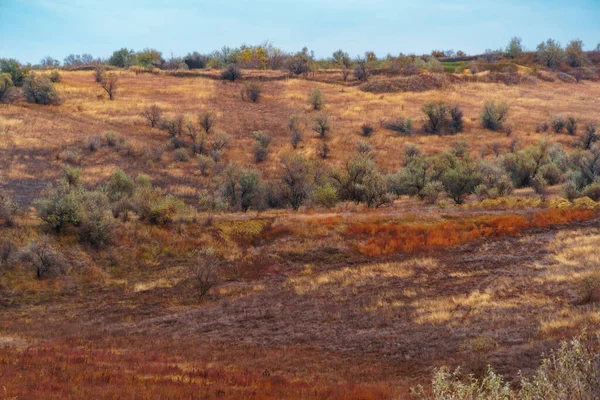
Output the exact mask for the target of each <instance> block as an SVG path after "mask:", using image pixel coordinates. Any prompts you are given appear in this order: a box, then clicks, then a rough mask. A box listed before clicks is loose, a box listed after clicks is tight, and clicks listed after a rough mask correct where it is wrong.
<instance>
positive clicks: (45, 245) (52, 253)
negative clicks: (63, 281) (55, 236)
mask: <svg viewBox="0 0 600 400" xmlns="http://www.w3.org/2000/svg"><path fill="white" fill-rule="evenodd" d="M20 257H21V260H23V261H24V262H26V263H28V264H30V265H31V266H32V267H33V269H34V270H35V275H36V277H37V278H38V279H42V278H46V277H49V276H52V275H56V274H58V273H61V272H62V271H63V269H64V265H65V262H64V259H63V257H62V255H61V254H60V252H59V251H58V250H57V249H56V247H54V246H53V245H52V243H51V240H50V239H49V238H48V237H46V236H43V237H41V238H40V239H37V240H33V241H31V242H29V244H28V245H27V246H25V247H24V248H23V249H21V251H20Z"/></svg>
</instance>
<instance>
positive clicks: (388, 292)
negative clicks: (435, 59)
mask: <svg viewBox="0 0 600 400" xmlns="http://www.w3.org/2000/svg"><path fill="white" fill-rule="evenodd" d="M61 74H62V81H61V82H60V83H57V85H56V87H57V89H58V91H59V93H60V94H61V96H62V98H63V102H62V104H60V105H57V106H40V105H35V104H27V103H25V102H17V103H15V104H12V105H0V188H1V189H2V190H4V191H6V192H7V193H9V194H10V195H11V196H13V197H14V198H15V199H16V200H18V201H19V203H21V204H23V205H24V207H25V212H24V213H23V214H22V215H20V216H19V217H18V218H17V221H16V222H17V223H16V224H15V226H13V227H1V228H0V244H2V243H4V242H10V243H13V244H14V245H16V246H18V247H20V246H25V245H26V244H27V242H28V240H30V239H31V238H35V237H39V236H41V235H43V233H44V232H45V231H44V228H43V227H42V226H41V222H40V221H39V219H37V218H36V217H35V213H34V207H35V206H34V202H33V201H34V200H35V199H37V198H39V196H40V193H41V192H42V191H43V189H44V188H45V187H46V186H47V184H48V183H52V182H55V181H57V180H58V179H59V178H60V176H61V174H62V166H63V164H64V160H63V158H64V157H63V155H64V154H65V151H67V150H72V151H75V152H78V153H80V154H82V155H83V156H82V159H81V161H80V162H79V166H80V167H81V169H82V179H83V183H84V185H88V186H95V185H97V184H99V183H102V182H104V181H106V180H107V179H108V178H109V177H110V176H111V174H113V172H114V171H115V168H117V167H118V168H121V169H122V170H124V171H125V172H126V173H128V174H130V175H133V176H136V175H138V174H145V175H147V176H149V177H151V178H152V181H153V182H154V183H155V184H156V185H158V186H160V187H162V188H164V189H165V190H166V191H168V192H169V193H173V194H175V195H177V196H178V197H180V198H182V199H184V200H185V201H186V202H187V203H188V204H193V202H194V201H196V200H195V199H196V194H197V192H198V189H199V188H201V187H203V186H204V185H206V184H207V182H208V180H209V179H210V177H206V176H203V175H202V174H201V173H200V171H199V169H198V166H197V163H196V162H194V161H190V162H178V161H176V159H175V156H174V151H172V150H170V149H168V148H167V146H166V143H167V139H168V134H167V133H166V132H164V131H161V130H159V129H153V128H150V127H149V124H148V123H147V121H145V120H143V119H142V118H141V117H140V113H141V111H142V110H143V109H144V108H145V107H147V106H149V105H152V104H157V105H159V106H160V107H162V108H163V110H164V112H165V115H166V116H175V115H177V114H184V115H187V116H189V117H190V118H196V116H197V115H198V114H200V113H201V112H202V111H210V112H212V113H214V114H215V115H216V117H217V124H216V126H217V128H218V129H219V130H222V131H225V132H227V133H228V134H229V135H230V136H231V144H230V146H229V147H228V148H227V149H226V150H225V151H224V153H223V159H222V161H221V163H223V164H226V163H227V162H233V161H234V162H236V163H239V164H242V165H249V166H254V167H255V168H258V169H260V170H261V172H262V173H263V175H264V176H265V177H274V176H276V175H277V174H278V173H279V172H280V169H281V163H280V159H281V156H283V155H285V154H286V153H289V152H291V151H292V150H291V146H290V144H289V138H288V128H287V124H288V120H289V117H290V115H292V114H296V115H298V116H299V117H300V120H301V123H302V125H303V126H304V127H305V129H304V132H305V138H304V141H303V142H302V143H301V144H300V146H299V148H298V149H297V150H296V152H299V153H301V154H304V155H306V156H307V157H308V158H311V159H316V158H317V155H316V152H317V150H316V149H317V146H318V144H319V143H320V142H321V140H320V139H318V137H317V134H316V133H314V132H310V128H308V126H309V125H310V124H311V120H312V117H313V114H314V111H311V109H310V106H308V105H307V104H306V98H307V96H308V93H309V91H310V90H311V89H313V88H320V89H321V91H322V93H323V97H324V99H325V110H326V111H327V113H328V114H329V115H330V120H331V125H332V133H331V135H330V137H329V138H327V139H326V140H327V143H328V145H329V147H330V148H331V155H330V158H329V159H328V160H327V162H328V163H330V164H332V165H334V166H343V165H344V163H345V161H346V159H347V158H348V155H349V154H351V153H353V152H355V147H356V143H357V142H358V141H360V140H368V141H369V142H370V143H371V145H372V146H373V148H374V154H375V156H374V157H375V161H376V163H377V165H378V166H379V168H380V169H381V170H382V171H384V172H392V171H395V170H397V169H398V168H400V167H401V165H402V161H403V160H402V149H403V148H404V146H405V145H406V144H408V143H415V144H418V145H419V146H420V147H421V149H422V150H423V151H424V152H425V153H427V154H437V153H440V152H443V151H446V150H448V149H449V148H451V146H452V143H453V141H455V140H457V139H463V140H465V141H467V142H468V143H469V144H470V146H471V147H470V151H471V152H472V153H473V154H476V155H477V156H480V155H484V156H489V155H490V154H492V149H491V145H492V143H493V142H498V143H499V144H500V145H501V146H502V148H503V149H505V151H508V150H506V149H508V147H509V146H510V143H511V142H512V140H513V138H514V137H515V136H518V137H519V140H520V142H521V143H522V145H523V146H525V145H529V144H536V143H538V142H539V141H540V140H542V139H546V140H548V141H549V142H551V143H554V142H560V143H562V144H563V145H564V146H565V147H567V148H572V147H573V137H570V136H568V135H557V134H550V133H536V131H535V130H536V129H535V128H536V124H537V123H538V122H540V121H548V120H549V119H550V117H551V116H553V115H557V114H565V113H568V114H570V115H571V114H572V115H574V116H575V117H577V118H579V119H581V120H582V121H584V120H590V119H591V120H594V119H595V120H600V83H598V82H584V83H581V84H568V83H563V82H544V81H538V82H537V83H536V84H521V85H512V86H507V85H504V84H496V83H482V82H459V83H453V84H448V85H447V86H446V87H444V88H443V89H440V90H431V91H425V92H420V93H411V92H407V93H385V94H373V93H367V92H364V91H361V90H360V89H359V88H358V87H357V86H356V85H354V84H353V82H349V83H344V82H341V81H340V82H337V81H335V80H333V79H331V78H330V77H329V75H328V74H329V73H326V72H321V73H319V72H317V73H316V74H315V75H313V76H311V77H310V78H309V79H289V78H287V77H285V76H283V74H281V73H278V72H254V73H250V74H249V75H248V76H249V78H247V79H257V80H260V81H261V82H262V87H263V97H262V99H261V101H260V102H258V103H252V102H248V101H243V100H242V99H241V97H240V88H241V87H242V86H243V82H242V83H238V82H223V81H220V80H218V79H210V77H206V76H204V77H199V76H191V77H178V76H170V75H168V74H137V75H136V74H135V73H133V72H130V71H119V72H118V74H119V77H120V80H119V82H120V86H119V90H118V92H117V96H116V98H115V100H114V101H109V100H108V98H107V96H106V94H103V93H102V90H101V89H100V88H99V87H98V85H97V84H96V83H95V82H94V79H93V76H92V72H90V71H70V72H69V71H63V72H61ZM208 74H209V75H210V74H211V73H208ZM190 75H191V74H190ZM214 76H215V77H216V76H217V72H214ZM375 79H377V78H375ZM439 100H443V101H445V102H447V103H450V104H454V103H458V104H460V105H461V107H462V109H463V111H464V114H465V124H466V127H465V131H464V132H463V133H460V134H459V135H457V136H454V137H448V136H434V135H415V136H412V137H398V136H396V135H394V134H393V132H391V131H388V130H386V129H384V128H383V127H381V124H380V123H381V121H382V120H385V119H388V118H392V117H410V118H413V119H414V121H415V124H416V125H421V121H422V119H423V116H422V115H423V114H422V112H421V108H422V107H423V104H424V103H426V102H431V101H439ZM486 100H500V101H508V102H509V103H510V105H511V114H510V115H511V124H512V125H513V126H514V132H513V134H512V136H511V137H507V136H506V135H505V134H504V133H500V132H491V131H489V130H485V129H483V128H481V127H480V122H479V114H480V112H481V108H482V105H483V103H484V101H486ZM365 122H370V123H372V124H373V125H374V126H375V128H376V130H375V133H374V134H373V136H372V137H370V138H368V139H365V138H363V137H361V136H360V133H359V131H360V127H361V124H363V123H365ZM108 130H112V131H115V132H117V133H118V134H119V135H120V136H121V137H123V138H124V139H125V140H126V141H127V143H128V150H127V152H123V151H122V152H117V151H115V150H114V149H112V148H110V147H108V146H101V147H100V148H99V150H98V151H96V152H94V153H91V154H90V153H87V152H86V151H85V149H84V147H85V143H86V140H87V137H88V136H90V135H101V136H102V135H103V134H104V132H105V131H108ZM257 130H261V131H265V132H267V133H269V134H270V135H271V136H272V137H273V142H272V144H271V154H270V155H269V157H268V159H267V160H266V161H265V162H263V163H261V164H258V165H257V164H256V163H255V161H254V159H253V155H252V152H251V148H252V144H253V142H254V138H253V137H252V135H251V132H252V131H257ZM558 190H559V188H558V187H553V188H550V193H549V195H548V196H547V198H545V199H543V200H540V199H539V198H538V197H537V196H536V195H535V194H534V192H533V190H532V189H529V188H527V189H519V190H517V191H516V192H515V193H514V195H513V196H512V197H510V198H506V199H500V200H495V201H483V202H478V201H477V200H475V198H474V196H472V197H471V198H469V201H468V202H467V203H466V204H464V205H461V206H456V205H451V204H450V202H442V203H441V204H437V205H426V204H424V203H423V202H420V201H419V200H416V199H414V198H408V197H401V198H399V199H397V200H396V201H395V202H394V203H393V204H392V205H389V206H386V207H382V208H379V209H375V210H371V209H366V208H364V207H362V206H359V205H355V204H349V203H341V204H339V205H337V206H335V207H334V208H332V209H327V210H322V209H318V208H315V209H312V208H310V209H309V208H307V207H302V208H301V209H300V210H299V211H298V212H293V211H291V210H268V211H260V212H256V211H250V212H248V213H224V212H219V213H212V214H209V213H192V212H190V215H187V214H186V215H184V216H182V217H181V218H179V219H178V220H177V221H175V222H174V223H172V224H170V225H166V226H151V225H148V224H143V223H139V221H136V220H135V219H133V218H132V220H130V221H126V222H124V221H119V220H116V221H115V224H116V228H115V229H114V231H113V242H112V243H111V244H110V245H109V246H107V247H105V248H101V249H96V248H93V247H90V246H89V245H86V244H82V243H79V242H78V241H77V238H76V237H75V236H74V235H72V234H70V232H69V231H67V232H65V233H63V234H61V235H56V243H57V246H58V248H60V249H61V250H62V252H63V254H64V255H65V258H66V260H67V262H66V264H67V265H68V268H67V270H66V271H65V274H64V275H62V276H59V277H53V278H48V279H42V280H38V279H36V278H35V275H34V273H28V274H24V273H23V271H22V269H20V268H16V267H14V268H4V269H0V399H4V398H6V399H13V398H15V399H37V398H61V399H62V398H65V399H67V398H68V399H81V398H106V399H116V398H129V399H165V398H190V399H217V398H232V399H233V398H248V399H313V398H317V399H392V398H407V397H408V396H409V389H410V388H411V387H413V386H415V385H417V384H419V383H420V384H427V383H428V382H429V381H430V377H431V371H432V369H433V368H434V367H440V366H442V365H448V366H451V367H457V366H463V367H464V368H466V369H467V370H468V371H470V372H473V373H475V374H478V373H481V371H482V370H483V369H484V368H485V366H486V365H488V364H490V365H492V366H493V367H494V368H495V369H496V370H497V371H498V372H500V373H502V374H503V375H504V376H506V377H507V378H508V379H509V381H516V380H517V379H518V376H519V373H521V374H523V375H525V376H527V375H528V374H531V373H532V371H534V370H535V369H536V368H537V367H538V365H539V362H540V359H541V357H542V354H544V353H547V352H548V351H549V350H550V349H553V348H556V346H557V344H558V343H559V342H560V341H561V340H564V339H569V338H572V337H574V336H577V335H579V334H580V333H581V332H583V331H588V332H596V331H598V330H600V289H599V288H600V269H599V265H600V253H599V252H598V248H599V247H600V226H599V221H600V219H599V217H598V210H599V209H600V204H599V203H595V202H593V201H591V200H590V201H585V200H583V201H578V202H575V203H571V202H569V201H567V200H564V199H559V198H558V196H557V193H558ZM587 200H589V199H587ZM192 214H193V215H192ZM203 249H211V252H213V254H214V255H215V256H216V257H218V258H219V260H220V263H219V266H218V268H219V284H218V285H217V286H216V287H214V288H213V290H212V291H211V292H210V293H209V295H208V296H207V297H206V298H204V299H199V298H198V296H197V293H196V289H195V288H194V287H193V285H191V284H190V282H189V280H188V279H187V276H188V271H189V268H190V267H191V266H193V265H194V263H195V262H196V260H197V258H198V252H199V251H200V250H203Z"/></svg>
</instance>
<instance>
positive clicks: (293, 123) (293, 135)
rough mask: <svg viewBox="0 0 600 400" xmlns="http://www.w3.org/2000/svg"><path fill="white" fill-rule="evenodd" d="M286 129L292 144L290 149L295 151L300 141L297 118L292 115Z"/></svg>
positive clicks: (300, 134)
mask: <svg viewBox="0 0 600 400" xmlns="http://www.w3.org/2000/svg"><path fill="white" fill-rule="evenodd" d="M288 129H289V131H290V143H291V144H292V147H293V148H294V149H296V148H297V147H298V144H300V142H301V141H302V130H301V128H300V122H299V121H298V117H297V116H295V115H292V116H291V117H290V120H289V122H288Z"/></svg>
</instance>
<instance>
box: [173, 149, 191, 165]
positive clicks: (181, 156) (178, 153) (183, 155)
mask: <svg viewBox="0 0 600 400" xmlns="http://www.w3.org/2000/svg"><path fill="white" fill-rule="evenodd" d="M189 160H190V155H189V153H188V151H187V150H186V149H184V148H182V147H180V148H178V149H177V150H175V161H178V162H188V161H189Z"/></svg>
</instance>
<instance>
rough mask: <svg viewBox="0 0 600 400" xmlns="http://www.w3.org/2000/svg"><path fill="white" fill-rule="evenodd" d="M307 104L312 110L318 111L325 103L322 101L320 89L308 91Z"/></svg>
mask: <svg viewBox="0 0 600 400" xmlns="http://www.w3.org/2000/svg"><path fill="white" fill-rule="evenodd" d="M307 103H308V104H310V106H311V107H312V109H313V110H320V109H322V108H323V106H324V105H325V101H324V100H323V93H322V92H321V89H319V88H315V89H313V90H311V91H310V93H309V94H308V100H307Z"/></svg>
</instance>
